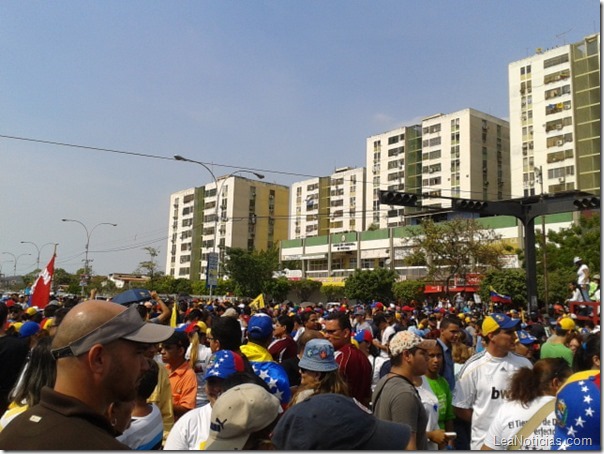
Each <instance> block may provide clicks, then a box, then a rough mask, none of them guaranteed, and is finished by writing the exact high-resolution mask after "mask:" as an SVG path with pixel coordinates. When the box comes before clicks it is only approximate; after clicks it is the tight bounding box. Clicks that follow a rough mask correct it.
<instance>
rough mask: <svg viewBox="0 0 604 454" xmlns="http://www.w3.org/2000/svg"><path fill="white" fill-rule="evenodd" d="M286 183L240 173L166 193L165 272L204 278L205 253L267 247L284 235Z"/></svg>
mask: <svg viewBox="0 0 604 454" xmlns="http://www.w3.org/2000/svg"><path fill="white" fill-rule="evenodd" d="M288 202H289V188H288V187H287V186H282V185H277V184H271V183H264V182H261V181H256V180H251V179H248V178H244V177H240V176H232V175H230V176H226V177H220V178H218V179H217V181H216V182H212V183H208V184H206V185H205V186H202V187H199V188H190V189H186V190H183V191H179V192H176V193H174V194H172V195H171V196H170V225H169V229H168V254H167V258H166V274H169V275H171V276H174V277H176V278H187V279H191V280H205V279H206V267H207V254H208V253H210V252H216V253H218V254H219V260H218V262H219V272H218V275H219V277H220V276H222V275H223V270H222V266H221V264H222V263H224V254H225V251H226V249H227V248H242V249H245V250H249V251H252V250H267V249H270V248H272V247H276V246H277V245H278V244H279V242H280V241H281V240H284V239H286V238H287V227H288V217H289V211H288Z"/></svg>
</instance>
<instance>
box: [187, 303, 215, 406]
mask: <svg viewBox="0 0 604 454" xmlns="http://www.w3.org/2000/svg"><path fill="white" fill-rule="evenodd" d="M198 312H199V313H200V314H201V311H198ZM207 329H208V328H207V326H206V324H205V323H204V322H191V323H189V324H188V325H187V326H186V328H185V333H187V336H189V342H190V344H189V347H188V348H187V351H186V353H185V359H186V360H187V361H189V364H190V365H191V369H193V372H195V377H196V378H197V397H196V399H195V407H201V406H203V405H205V404H207V403H208V396H206V392H205V381H204V378H203V377H204V375H205V373H206V369H207V367H208V362H209V361H210V357H211V356H212V350H211V349H210V347H208V346H207V345H206V338H207V335H206V333H207Z"/></svg>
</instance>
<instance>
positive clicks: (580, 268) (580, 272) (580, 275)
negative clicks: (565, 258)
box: [573, 257, 590, 301]
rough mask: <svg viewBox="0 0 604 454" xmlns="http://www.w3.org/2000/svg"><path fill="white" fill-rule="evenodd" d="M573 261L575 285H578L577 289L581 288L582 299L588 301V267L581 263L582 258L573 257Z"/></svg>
mask: <svg viewBox="0 0 604 454" xmlns="http://www.w3.org/2000/svg"><path fill="white" fill-rule="evenodd" d="M573 263H574V264H575V266H576V267H577V286H578V287H579V290H581V295H582V296H583V301H590V299H589V289H588V284H589V267H588V266H587V265H586V264H585V263H583V259H582V258H581V257H575V258H574V259H573Z"/></svg>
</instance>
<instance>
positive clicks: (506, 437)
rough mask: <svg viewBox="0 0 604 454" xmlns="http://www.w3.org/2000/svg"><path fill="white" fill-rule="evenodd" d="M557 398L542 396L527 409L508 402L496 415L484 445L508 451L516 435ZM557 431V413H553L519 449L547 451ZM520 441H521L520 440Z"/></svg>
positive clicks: (519, 404) (517, 403)
mask: <svg viewBox="0 0 604 454" xmlns="http://www.w3.org/2000/svg"><path fill="white" fill-rule="evenodd" d="M555 398H556V397H555V396H540V397H537V398H536V399H535V400H533V401H532V402H530V403H529V406H528V408H525V407H524V406H523V405H522V404H521V403H520V402H516V401H514V402H506V403H504V404H503V405H502V406H501V407H499V411H498V412H497V414H496V415H495V418H494V419H493V422H492V423H491V427H489V430H488V432H487V436H486V438H485V440H484V444H485V445H487V446H488V447H489V448H491V449H494V450H498V451H500V450H502V449H507V448H508V446H510V445H511V444H512V443H513V442H515V440H514V435H516V434H517V433H518V431H519V430H520V429H522V427H523V426H524V425H525V424H526V423H527V421H528V420H529V419H531V417H532V416H533V415H534V414H535V413H536V412H537V411H539V409H540V408H541V407H542V406H543V405H544V404H545V403H547V402H550V401H552V400H553V399H555ZM555 430H556V412H555V411H552V412H551V413H550V414H549V415H547V417H546V418H545V419H544V420H543V422H542V423H541V424H539V425H538V426H537V428H536V429H535V430H534V432H533V433H532V434H531V435H529V436H528V437H527V438H526V439H524V440H521V441H522V445H521V447H520V448H519V449H521V450H523V451H528V450H537V451H547V450H549V449H550V446H551V444H552V442H553V440H554V432H555ZM519 441H520V440H519Z"/></svg>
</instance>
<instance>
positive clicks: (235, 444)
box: [206, 383, 281, 451]
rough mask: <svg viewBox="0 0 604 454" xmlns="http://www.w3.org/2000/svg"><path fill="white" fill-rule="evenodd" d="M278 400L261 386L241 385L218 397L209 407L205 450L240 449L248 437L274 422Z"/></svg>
mask: <svg viewBox="0 0 604 454" xmlns="http://www.w3.org/2000/svg"><path fill="white" fill-rule="evenodd" d="M280 408H281V404H280V403H279V399H277V398H276V397H275V396H273V395H272V394H271V393H269V392H268V391H267V390H266V389H264V388H263V387H262V386H259V385H256V384H253V383H244V384H242V385H238V386H235V387H233V388H231V389H229V390H227V391H225V392H224V393H222V394H221V395H220V397H218V399H216V402H215V403H214V406H213V407H212V416H211V419H210V436H209V437H208V441H207V443H206V450H211V451H232V450H240V449H243V447H244V445H245V443H246V442H247V440H248V438H249V437H250V435H251V434H252V433H254V432H257V431H259V430H261V429H264V428H266V427H267V426H269V425H270V424H271V423H272V422H274V421H275V419H277V416H278V415H279V409H280Z"/></svg>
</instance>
